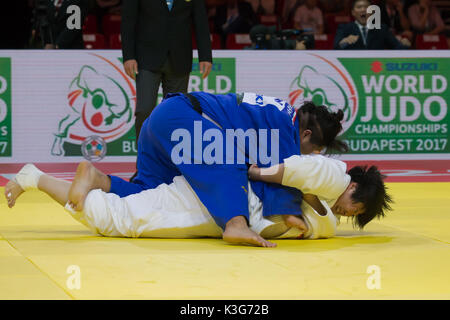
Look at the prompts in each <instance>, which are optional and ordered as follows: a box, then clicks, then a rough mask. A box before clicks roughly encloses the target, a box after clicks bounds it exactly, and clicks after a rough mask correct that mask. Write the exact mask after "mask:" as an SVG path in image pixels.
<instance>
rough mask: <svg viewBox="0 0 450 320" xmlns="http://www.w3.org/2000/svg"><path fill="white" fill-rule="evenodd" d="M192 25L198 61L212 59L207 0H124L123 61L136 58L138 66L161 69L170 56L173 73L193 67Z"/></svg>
mask: <svg viewBox="0 0 450 320" xmlns="http://www.w3.org/2000/svg"><path fill="white" fill-rule="evenodd" d="M192 27H194V30H195V36H196V39H197V47H198V57H199V61H210V62H212V53H211V38H210V34H209V26H208V17H207V15H206V7H205V2H204V0H174V3H173V6H172V10H171V11H169V8H168V7H167V4H166V1H165V0H125V1H124V2H123V5H122V25H121V34H122V54H123V60H124V61H127V60H130V59H136V60H137V62H138V68H139V69H145V70H149V71H159V70H160V68H161V67H162V66H163V64H164V62H165V61H166V59H167V57H169V59H170V62H171V64H172V68H173V70H174V73H176V74H188V73H190V72H191V69H192Z"/></svg>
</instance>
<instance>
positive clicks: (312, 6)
mask: <svg viewBox="0 0 450 320" xmlns="http://www.w3.org/2000/svg"><path fill="white" fill-rule="evenodd" d="M294 28H295V29H309V30H310V33H315V34H322V33H323V31H324V28H323V15H322V10H320V9H319V7H317V0H306V2H305V4H304V5H301V6H300V7H298V8H297V10H296V11H295V14H294Z"/></svg>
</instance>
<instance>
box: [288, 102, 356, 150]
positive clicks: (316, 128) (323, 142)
mask: <svg viewBox="0 0 450 320" xmlns="http://www.w3.org/2000/svg"><path fill="white" fill-rule="evenodd" d="M297 117H298V119H299V123H300V129H301V130H306V129H309V130H311V132H312V134H311V143H313V144H315V145H317V146H324V147H326V148H327V150H326V152H327V153H331V152H330V151H333V150H336V151H337V152H340V153H343V152H347V151H348V146H347V144H346V143H345V142H343V141H341V140H338V139H336V136H337V135H338V134H339V132H341V130H342V124H341V121H342V119H344V112H343V111H342V110H338V111H337V112H330V111H328V108H327V107H325V106H316V105H315V104H314V103H313V102H309V101H308V102H305V103H304V104H303V105H302V106H301V107H300V108H299V109H298V110H297Z"/></svg>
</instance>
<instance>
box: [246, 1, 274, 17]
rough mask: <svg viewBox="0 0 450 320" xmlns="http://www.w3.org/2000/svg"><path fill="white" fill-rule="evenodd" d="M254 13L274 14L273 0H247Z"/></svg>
mask: <svg viewBox="0 0 450 320" xmlns="http://www.w3.org/2000/svg"><path fill="white" fill-rule="evenodd" d="M247 1H248V2H249V3H250V4H251V5H252V9H253V11H254V12H255V13H256V15H273V14H275V0H247Z"/></svg>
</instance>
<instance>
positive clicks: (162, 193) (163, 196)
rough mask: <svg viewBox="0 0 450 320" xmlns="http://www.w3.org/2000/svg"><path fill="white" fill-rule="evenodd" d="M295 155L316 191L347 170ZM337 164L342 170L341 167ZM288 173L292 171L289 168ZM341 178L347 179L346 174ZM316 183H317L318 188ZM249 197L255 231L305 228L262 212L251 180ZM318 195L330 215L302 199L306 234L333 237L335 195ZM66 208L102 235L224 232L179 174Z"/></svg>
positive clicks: (267, 234) (271, 234) (286, 232)
mask: <svg viewBox="0 0 450 320" xmlns="http://www.w3.org/2000/svg"><path fill="white" fill-rule="evenodd" d="M295 157H297V158H299V159H300V160H301V161H300V162H299V160H298V159H295V160H296V161H290V162H288V161H285V165H287V164H288V163H295V165H296V166H297V165H299V166H300V168H301V167H302V166H304V168H308V170H305V174H304V175H303V176H301V175H297V176H296V177H295V179H296V181H297V182H298V181H300V179H303V180H304V181H303V180H302V183H303V185H306V184H307V186H308V190H309V191H310V192H311V193H313V192H314V189H315V188H316V189H319V188H320V186H321V184H322V185H323V184H324V183H327V180H329V179H330V178H327V179H324V177H322V176H321V173H326V175H330V174H331V173H332V172H335V173H336V174H337V176H341V177H344V175H342V172H344V174H345V164H344V166H342V164H339V163H338V165H337V166H336V163H337V162H340V161H337V160H333V159H326V158H325V157H322V156H319V155H317V156H301V157H298V156H295ZM291 158H292V157H291ZM288 159H290V158H288ZM305 159H306V162H305ZM308 161H309V162H308ZM308 165H309V166H308ZM311 165H314V166H315V167H317V166H319V168H318V170H315V171H312V170H310V169H311V168H310V166H311ZM298 168H299V167H297V169H298ZM336 169H339V170H338V171H339V172H337V171H336ZM286 172H288V173H289V172H291V171H290V170H286ZM311 172H315V173H314V177H313V176H311ZM291 176H292V175H291ZM299 176H301V177H299ZM291 178H292V177H291ZM313 178H314V179H315V181H316V182H314V183H312V182H311V179H313ZM331 179H333V182H334V185H337V184H336V179H337V178H336V176H334V177H332V178H331ZM339 179H340V180H343V178H339ZM291 180H292V179H291ZM344 180H345V179H344ZM347 180H348V179H347ZM315 185H317V187H314V186H315ZM341 185H345V186H346V185H348V181H345V182H344V183H341ZM341 189H342V188H341ZM344 190H345V188H344ZM342 192H343V191H342ZM313 194H314V193H313ZM339 194H340V193H339ZM223 196H226V195H223ZM248 197H249V213H250V215H249V224H250V228H251V229H252V230H253V231H255V232H257V233H258V234H260V235H261V236H263V237H264V238H266V239H274V238H297V237H299V235H300V231H299V230H297V229H296V228H288V227H287V226H286V225H285V224H284V222H283V219H282V216H277V215H274V216H270V217H263V215H262V203H261V201H260V200H259V198H258V197H257V196H256V195H255V194H254V193H253V191H252V189H251V187H250V184H249V188H248ZM319 199H320V200H321V202H322V204H323V205H324V206H325V208H327V214H326V215H325V216H321V215H319V214H318V213H317V212H316V211H314V209H312V208H311V207H310V206H309V205H308V204H306V203H305V202H303V203H302V210H303V215H302V217H303V219H304V220H305V222H306V224H307V225H308V228H309V230H308V232H307V233H306V234H304V235H303V238H306V239H317V238H329V237H333V236H334V235H335V234H336V226H337V223H338V219H337V218H336V217H335V216H334V215H333V213H332V212H331V210H330V207H331V205H332V204H333V203H334V202H335V201H336V199H334V200H333V199H332V200H331V202H330V200H329V199H328V201H325V200H323V199H321V198H320V197H319ZM230 201H232V199H230ZM65 208H66V210H67V211H68V212H69V213H70V214H71V215H72V216H73V217H74V218H75V219H76V220H78V221H80V222H81V223H83V224H84V225H85V226H87V227H88V228H89V229H90V230H92V231H93V232H94V233H96V234H100V235H103V236H112V237H133V238H137V237H145V238H199V237H213V238H221V237H222V229H221V228H220V227H219V226H217V225H216V223H215V222H214V219H213V218H212V217H211V215H210V213H209V212H208V210H207V209H206V207H205V206H204V205H203V204H202V203H201V202H200V200H199V199H198V197H197V195H196V194H195V192H194V191H193V190H192V188H191V186H190V185H189V183H188V182H187V181H186V179H185V178H184V177H183V176H177V177H175V178H174V180H173V182H172V183H171V184H169V185H168V184H161V185H159V186H158V187H157V188H155V189H149V190H145V191H142V192H140V193H138V194H133V195H130V196H127V197H124V198H120V197H119V196H117V195H115V194H112V193H105V192H103V191H101V190H92V191H90V192H89V194H88V195H87V197H86V200H85V204H84V210H83V211H82V212H75V211H73V210H71V208H70V207H69V206H68V205H66V207H65Z"/></svg>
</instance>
